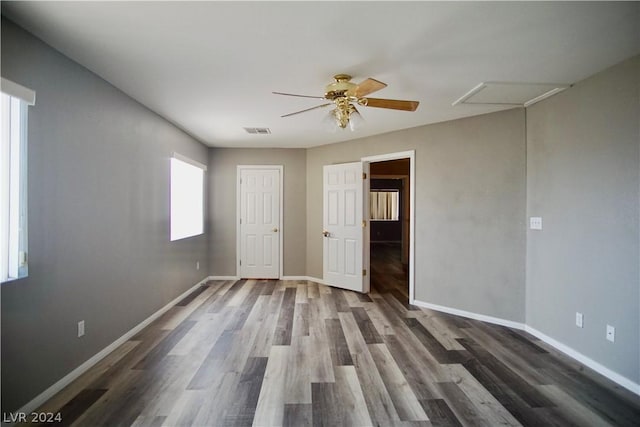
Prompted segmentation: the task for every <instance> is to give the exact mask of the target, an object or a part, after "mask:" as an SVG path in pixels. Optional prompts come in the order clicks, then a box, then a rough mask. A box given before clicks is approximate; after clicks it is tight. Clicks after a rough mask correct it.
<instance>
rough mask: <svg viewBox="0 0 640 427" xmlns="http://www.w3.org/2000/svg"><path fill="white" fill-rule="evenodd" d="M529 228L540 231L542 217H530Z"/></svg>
mask: <svg viewBox="0 0 640 427" xmlns="http://www.w3.org/2000/svg"><path fill="white" fill-rule="evenodd" d="M529 228H530V229H532V230H542V217H541V216H532V217H531V218H529Z"/></svg>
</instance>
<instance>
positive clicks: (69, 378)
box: [17, 277, 211, 414]
mask: <svg viewBox="0 0 640 427" xmlns="http://www.w3.org/2000/svg"><path fill="white" fill-rule="evenodd" d="M209 280H211V277H205V278H204V279H202V280H201V281H199V282H198V283H196V284H195V285H193V286H192V287H191V288H189V289H188V290H186V291H184V292H183V293H182V294H180V295H179V296H177V297H176V298H174V299H173V300H172V301H171V302H169V303H168V304H167V305H165V306H164V307H162V308H161V309H160V310H158V311H156V312H155V313H153V314H152V315H151V316H149V317H147V318H146V319H144V320H143V321H142V322H140V323H139V324H138V325H136V326H135V327H134V328H133V329H131V330H129V331H128V332H127V333H125V334H124V335H122V336H121V337H120V338H118V339H117V340H115V341H114V342H112V343H111V344H109V345H108V346H106V347H105V348H103V349H102V350H101V351H100V352H98V353H96V354H95V355H94V356H93V357H91V358H90V359H89V360H87V361H85V362H84V363H83V364H82V365H80V366H78V367H77V368H75V369H74V370H73V371H71V372H69V373H68V374H67V375H65V376H64V377H63V378H61V379H60V380H58V381H57V382H56V383H55V384H53V385H52V386H51V387H49V388H47V389H46V390H45V391H43V392H42V393H40V394H39V395H38V396H36V397H35V398H34V399H32V400H31V401H30V402H28V403H27V404H26V405H24V406H23V407H22V408H20V409H19V410H18V411H17V413H24V414H30V413H31V412H33V411H35V410H36V409H38V408H39V407H40V406H42V405H43V404H44V403H45V402H46V401H47V400H49V399H51V398H52V397H53V396H54V395H55V394H56V393H58V392H60V391H62V389H63V388H65V387H66V386H67V385H69V384H70V383H71V382H73V380H75V379H76V378H78V377H79V376H80V375H82V374H84V373H85V372H86V371H88V370H89V369H90V368H91V367H93V366H94V365H95V364H96V363H98V362H99V361H101V360H102V359H104V358H105V357H106V356H107V355H108V354H109V353H111V352H112V351H114V350H115V349H116V348H118V347H119V346H121V345H122V344H124V343H125V342H126V341H127V340H129V338H131V337H133V336H134V335H135V334H137V333H138V332H140V331H141V330H142V329H144V328H145V327H146V326H148V325H149V324H150V323H151V322H153V321H154V320H156V319H157V318H158V317H160V316H162V315H163V314H164V313H166V312H167V311H168V310H169V309H170V308H171V307H173V306H174V305H176V304H177V303H179V302H180V301H181V300H182V299H183V298H184V297H186V296H187V295H189V294H190V293H191V292H193V291H195V290H196V288H198V287H199V286H202V285H204V284H205V283H207V282H208V281H209Z"/></svg>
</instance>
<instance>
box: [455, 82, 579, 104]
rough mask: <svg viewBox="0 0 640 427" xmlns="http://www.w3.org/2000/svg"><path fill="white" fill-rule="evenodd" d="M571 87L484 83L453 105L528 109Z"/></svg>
mask: <svg viewBox="0 0 640 427" xmlns="http://www.w3.org/2000/svg"><path fill="white" fill-rule="evenodd" d="M570 86H571V85H569V84H564V83H518V82H483V83H480V84H479V85H477V86H476V87H474V88H473V89H471V90H470V91H469V92H467V93H466V94H464V95H463V96H462V97H460V98H459V99H458V100H456V101H455V102H454V103H453V104H452V105H459V104H484V105H486V104H491V105H514V106H524V107H528V106H529V105H533V104H535V103H536V102H539V101H542V100H543V99H545V98H548V97H550V96H552V95H555V94H556V93H558V92H562V91H563V90H565V89H567V88H568V87H570Z"/></svg>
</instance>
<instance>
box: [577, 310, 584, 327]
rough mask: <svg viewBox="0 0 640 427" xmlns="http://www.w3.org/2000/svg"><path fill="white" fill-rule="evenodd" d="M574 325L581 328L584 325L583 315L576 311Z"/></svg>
mask: <svg viewBox="0 0 640 427" xmlns="http://www.w3.org/2000/svg"><path fill="white" fill-rule="evenodd" d="M576 326H577V327H578V328H582V327H583V326H584V316H583V315H582V313H579V312H577V311H576Z"/></svg>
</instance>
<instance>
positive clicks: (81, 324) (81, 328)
mask: <svg viewBox="0 0 640 427" xmlns="http://www.w3.org/2000/svg"><path fill="white" fill-rule="evenodd" d="M83 335H84V320H81V321H79V322H78V338H80V337H81V336H83Z"/></svg>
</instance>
